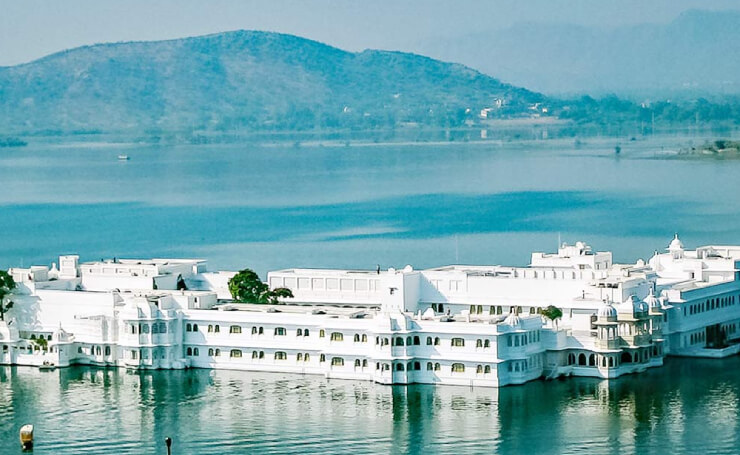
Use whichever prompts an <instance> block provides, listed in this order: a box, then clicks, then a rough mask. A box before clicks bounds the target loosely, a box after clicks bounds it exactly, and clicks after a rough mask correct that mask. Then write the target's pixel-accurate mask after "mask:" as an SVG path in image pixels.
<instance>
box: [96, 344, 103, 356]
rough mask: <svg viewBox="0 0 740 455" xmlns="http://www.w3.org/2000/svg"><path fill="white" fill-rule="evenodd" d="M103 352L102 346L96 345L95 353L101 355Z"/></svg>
mask: <svg viewBox="0 0 740 455" xmlns="http://www.w3.org/2000/svg"><path fill="white" fill-rule="evenodd" d="M102 353H103V352H102V350H101V349H100V346H95V355H101V354H102Z"/></svg>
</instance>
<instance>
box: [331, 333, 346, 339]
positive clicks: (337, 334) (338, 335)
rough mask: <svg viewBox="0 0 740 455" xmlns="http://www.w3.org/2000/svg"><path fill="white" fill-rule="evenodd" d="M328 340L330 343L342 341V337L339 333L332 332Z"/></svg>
mask: <svg viewBox="0 0 740 455" xmlns="http://www.w3.org/2000/svg"><path fill="white" fill-rule="evenodd" d="M329 339H330V340H331V341H344V335H342V333H341V332H332V333H331V337H330V338H329Z"/></svg>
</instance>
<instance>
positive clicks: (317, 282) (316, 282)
mask: <svg viewBox="0 0 740 455" xmlns="http://www.w3.org/2000/svg"><path fill="white" fill-rule="evenodd" d="M311 284H312V285H313V288H314V289H324V279H323V278H314V279H312V280H311Z"/></svg>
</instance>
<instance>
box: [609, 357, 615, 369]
mask: <svg viewBox="0 0 740 455" xmlns="http://www.w3.org/2000/svg"><path fill="white" fill-rule="evenodd" d="M609 366H610V367H613V366H614V358H613V357H611V356H610V357H609Z"/></svg>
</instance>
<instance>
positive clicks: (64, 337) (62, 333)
mask: <svg viewBox="0 0 740 455" xmlns="http://www.w3.org/2000/svg"><path fill="white" fill-rule="evenodd" d="M52 339H53V340H54V341H57V342H65V341H70V335H69V333H67V331H66V330H64V329H63V328H62V325H61V324H59V328H58V329H56V331H54V334H53V335H52Z"/></svg>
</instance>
